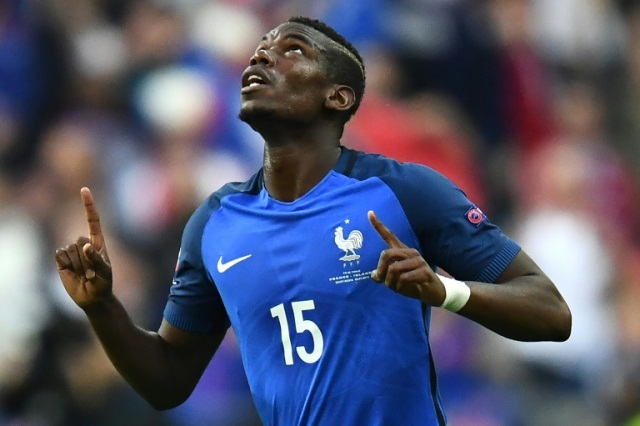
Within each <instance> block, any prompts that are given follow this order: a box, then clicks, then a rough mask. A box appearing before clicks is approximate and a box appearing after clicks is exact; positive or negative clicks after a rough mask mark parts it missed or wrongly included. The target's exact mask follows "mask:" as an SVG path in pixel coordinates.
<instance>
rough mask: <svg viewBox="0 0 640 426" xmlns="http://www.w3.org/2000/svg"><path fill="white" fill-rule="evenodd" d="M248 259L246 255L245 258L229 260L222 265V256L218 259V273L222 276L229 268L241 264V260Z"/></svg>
mask: <svg viewBox="0 0 640 426" xmlns="http://www.w3.org/2000/svg"><path fill="white" fill-rule="evenodd" d="M250 257H251V255H250V254H248V255H246V256H242V257H238V258H236V259H233V260H230V261H228V262H224V263H223V262H222V256H220V259H218V272H220V273H221V274H222V273H223V272H225V271H226V270H227V269H229V268H231V267H232V266H235V265H237V264H238V263H240V262H242V261H243V260H247V259H248V258H250Z"/></svg>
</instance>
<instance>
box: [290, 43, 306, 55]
mask: <svg viewBox="0 0 640 426" xmlns="http://www.w3.org/2000/svg"><path fill="white" fill-rule="evenodd" d="M286 52H287V53H289V52H293V53H304V51H303V50H302V46H300V45H299V44H292V45H290V46H288V47H287V49H286Z"/></svg>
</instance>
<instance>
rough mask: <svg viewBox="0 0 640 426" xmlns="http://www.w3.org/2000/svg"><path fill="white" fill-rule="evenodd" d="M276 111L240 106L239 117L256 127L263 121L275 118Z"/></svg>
mask: <svg viewBox="0 0 640 426" xmlns="http://www.w3.org/2000/svg"><path fill="white" fill-rule="evenodd" d="M274 113H275V111H272V110H268V109H265V108H251V107H242V108H240V113H239V114H238V118H239V119H240V120H241V121H244V122H245V123H247V124H248V125H249V126H251V127H253V128H254V129H255V128H256V126H260V124H261V123H264V122H265V121H267V122H268V121H270V120H273V119H274V118H275V114H274Z"/></svg>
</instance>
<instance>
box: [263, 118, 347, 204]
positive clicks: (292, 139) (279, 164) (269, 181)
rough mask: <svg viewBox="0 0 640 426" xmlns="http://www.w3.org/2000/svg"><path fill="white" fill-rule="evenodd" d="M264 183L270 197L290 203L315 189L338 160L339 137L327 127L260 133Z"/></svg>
mask: <svg viewBox="0 0 640 426" xmlns="http://www.w3.org/2000/svg"><path fill="white" fill-rule="evenodd" d="M262 135H263V137H264V139H265V148H264V164H263V165H264V168H263V171H264V182H265V186H266V188H267V191H268V192H269V195H270V196H271V197H272V198H274V199H276V200H280V201H286V202H291V201H295V200H296V199H298V198H300V197H302V196H303V195H304V194H306V193H307V192H309V191H310V190H311V189H312V188H313V187H314V186H315V185H317V184H318V183H319V182H320V181H321V180H322V179H323V178H324V177H325V176H326V175H327V173H329V172H330V171H331V170H332V169H333V167H334V166H335V164H336V162H337V161H338V158H339V157H340V138H339V134H337V133H336V132H335V131H331V128H330V127H328V126H323V127H321V128H319V129H314V130H311V129H308V130H306V131H303V130H302V129H291V128H289V129H287V131H286V132H275V131H271V132H269V133H265V132H263V133H262Z"/></svg>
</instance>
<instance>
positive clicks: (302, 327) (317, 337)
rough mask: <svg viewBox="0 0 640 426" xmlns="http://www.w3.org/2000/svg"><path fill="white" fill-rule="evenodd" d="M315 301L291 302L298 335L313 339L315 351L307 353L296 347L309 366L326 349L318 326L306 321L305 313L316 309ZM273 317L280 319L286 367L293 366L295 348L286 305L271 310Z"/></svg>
mask: <svg viewBox="0 0 640 426" xmlns="http://www.w3.org/2000/svg"><path fill="white" fill-rule="evenodd" d="M315 308H316V307H315V305H314V303H313V300H301V301H299V302H291V310H292V311H293V319H294V324H295V327H296V333H298V334H300V333H304V332H307V331H308V332H309V333H311V337H312V338H313V350H312V351H311V352H308V351H307V348H305V347H304V346H296V353H297V354H298V357H300V359H301V360H302V361H304V362H306V363H307V364H313V363H315V362H317V361H318V360H319V359H320V356H322V351H323V349H324V339H323V338H322V332H321V331H320V328H318V325H317V324H316V323H315V322H313V321H311V320H308V319H304V311H310V310H313V309H315ZM271 317H273V318H278V321H279V323H280V337H281V338H282V349H283V351H284V362H285V364H286V365H293V348H292V346H291V335H290V331H289V321H287V315H286V310H285V305H284V303H280V304H279V305H276V306H274V307H273V308H271Z"/></svg>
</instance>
